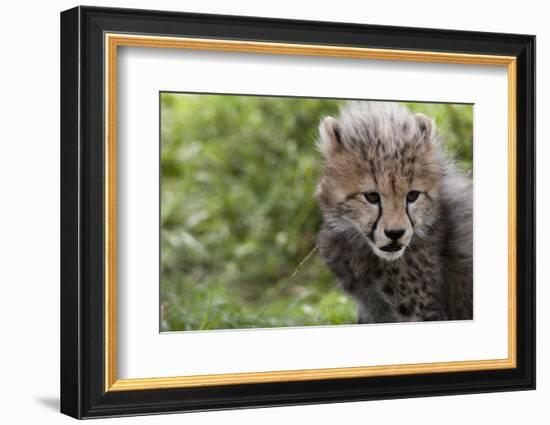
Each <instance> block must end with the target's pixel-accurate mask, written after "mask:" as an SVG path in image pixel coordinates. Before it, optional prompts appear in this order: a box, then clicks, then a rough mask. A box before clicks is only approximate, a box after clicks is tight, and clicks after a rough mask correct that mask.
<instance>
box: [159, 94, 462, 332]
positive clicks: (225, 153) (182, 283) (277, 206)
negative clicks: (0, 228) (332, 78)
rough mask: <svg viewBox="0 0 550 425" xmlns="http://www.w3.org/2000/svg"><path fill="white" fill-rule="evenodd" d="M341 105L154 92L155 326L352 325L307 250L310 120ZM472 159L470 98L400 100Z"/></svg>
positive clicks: (313, 132) (311, 222)
mask: <svg viewBox="0 0 550 425" xmlns="http://www.w3.org/2000/svg"><path fill="white" fill-rule="evenodd" d="M341 103H342V102H341V101H339V100H332V99H300V98H276V97H259V96H224V95H185V94H172V93H162V94H161V318H162V320H161V331H181V330H207V329H228V328H249V327H283V326H305V325H336V324H344V323H355V321H356V307H355V304H354V301H353V300H352V299H351V298H349V297H347V296H346V295H345V294H344V293H342V292H341V291H340V290H339V289H338V286H337V283H336V281H335V279H334V278H333V277H332V275H331V273H330V271H329V270H328V269H327V268H326V267H325V266H324V265H323V263H322V260H321V259H320V258H319V256H318V255H316V254H313V255H312V256H311V257H310V258H308V259H307V261H305V262H304V264H302V265H301V266H300V267H299V265H300V263H301V262H302V260H304V259H305V258H306V257H307V256H308V254H309V253H310V252H311V251H312V249H313V248H314V246H315V237H316V234H317V231H318V230H319V227H320V224H321V216H320V212H319V210H318V208H317V205H316V203H315V200H314V198H313V194H314V191H315V185H316V182H317V179H318V177H319V173H320V168H319V161H318V159H319V158H318V155H317V151H316V148H315V140H316V137H317V126H318V123H319V121H320V119H321V118H322V117H324V116H326V115H337V111H338V108H339V106H340V104H341ZM407 106H408V107H409V108H410V109H411V110H413V111H415V112H423V113H425V114H427V115H429V116H431V117H433V118H435V120H436V123H437V126H438V129H439V131H440V133H441V134H442V135H443V136H444V137H445V145H446V147H447V149H448V150H449V152H450V153H451V154H452V155H453V156H454V157H455V158H456V159H457V160H458V161H459V162H460V163H461V164H462V165H463V166H464V168H465V169H467V170H471V166H472V106H470V105H450V104H425V103H424V104H422V103H416V104H410V103H409V104H407Z"/></svg>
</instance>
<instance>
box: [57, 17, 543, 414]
mask: <svg viewBox="0 0 550 425" xmlns="http://www.w3.org/2000/svg"><path fill="white" fill-rule="evenodd" d="M106 32H115V33H129V34H134V33H139V34H153V35H163V36H176V37H198V38H215V39H231V40H255V41H264V42H274V43H297V44H303V43H307V44H315V45H330V46H348V47H369V48H382V49H400V50H422V51H431V52H449V53H473V54H484V55H506V56H514V57H515V58H516V59H517V96H516V100H517V105H516V106H517V126H516V129H517V170H516V171H517V282H518V284H517V338H516V343H517V351H516V352H517V367H516V368H513V369H503V370H483V371H470V372H452V373H429V374H425V373H423V374H416V375H402V376H382V377H369V378H345V379H325V380H312V381H299V382H271V383H259V384H246V385H225V386H208V387H191V388H171V389H156V390H140V391H117V392H110V391H105V373H104V371H105V358H104V354H105V340H104V332H105V324H104V313H105V311H104V310H105V304H104V297H105V293H104V286H103V281H104V270H105V264H104V262H105V260H104V242H105V241H104V237H105V236H104V231H103V229H104V228H105V218H104V199H105V198H104V190H105V185H104V182H105V180H104V177H105V165H104V155H105V152H104V145H103V143H102V140H103V136H104V121H103V120H104V115H103V112H104V105H105V99H104V91H103V87H104V84H105V76H104V68H103V66H104V54H105V52H104V49H105V45H104V34H105V33H106ZM503 213H505V212H503ZM534 388H535V37H534V36H531V35H519V34H501V33H481V32H469V31H451V30H434V29H421V28H407V27H391V26H374V25H357V24H348V23H332V22H330V23H329V22H313V21H297V20H284V19H265V18H255V17H240V16H220V15H204V14H191V13H176V12H162V11H146V10H132V9H111V8H97V7H76V8H73V9H70V10H67V11H65V12H62V13H61V412H62V413H65V414H67V415H70V416H73V417H75V418H92V417H105V416H120V415H136V414H152V413H164V412H184V411H202V410H217V409H233V408H242V407H260V406H281V405H297V404H313V403H328V402H343V401H353V400H373V399H386V398H402V397H418V396H435V395H450V394H466V393H482V392H493V391H512V390H528V389H534Z"/></svg>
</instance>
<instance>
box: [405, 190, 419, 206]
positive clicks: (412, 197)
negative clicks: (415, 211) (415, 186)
mask: <svg viewBox="0 0 550 425" xmlns="http://www.w3.org/2000/svg"><path fill="white" fill-rule="evenodd" d="M419 196H420V192H419V191H418V190H411V191H410V192H409V193H407V202H410V203H413V202H416V200H417V199H418V197H419Z"/></svg>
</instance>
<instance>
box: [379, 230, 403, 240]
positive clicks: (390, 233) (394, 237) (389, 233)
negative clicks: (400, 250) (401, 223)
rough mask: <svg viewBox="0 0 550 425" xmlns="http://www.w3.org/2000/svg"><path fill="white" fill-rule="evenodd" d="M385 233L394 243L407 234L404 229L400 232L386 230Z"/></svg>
mask: <svg viewBox="0 0 550 425" xmlns="http://www.w3.org/2000/svg"><path fill="white" fill-rule="evenodd" d="M384 233H385V234H386V236H387V237H388V238H390V239H391V240H392V241H396V240H397V239H399V238H400V237H401V236H403V235H404V234H405V230H404V229H399V230H384Z"/></svg>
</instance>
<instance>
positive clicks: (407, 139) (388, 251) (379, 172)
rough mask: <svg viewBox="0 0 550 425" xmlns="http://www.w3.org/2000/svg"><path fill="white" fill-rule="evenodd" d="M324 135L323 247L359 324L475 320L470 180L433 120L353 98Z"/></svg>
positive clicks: (393, 106)
mask: <svg viewBox="0 0 550 425" xmlns="http://www.w3.org/2000/svg"><path fill="white" fill-rule="evenodd" d="M319 131H320V137H319V141H318V145H319V149H320V151H321V153H322V156H323V159H324V161H323V162H324V164H323V174H322V176H321V179H320V181H319V184H318V187H317V192H316V198H317V201H318V203H319V206H320V208H321V210H322V213H323V226H322V228H321V231H320V232H319V235H318V246H319V250H320V252H321V255H322V256H323V258H324V260H325V262H326V264H327V265H328V266H329V268H330V269H331V271H332V272H333V274H334V275H335V276H336V277H337V279H338V281H339V282H340V284H341V287H342V288H343V289H344V291H346V292H348V293H349V294H350V295H351V296H352V297H353V298H354V299H355V300H356V301H357V305H358V322H359V323H379V322H405V321H424V320H465V319H472V314H473V311H472V297H473V295H472V183H471V180H470V179H469V178H468V177H467V176H466V175H464V174H463V173H462V172H461V171H460V170H459V169H458V168H457V167H456V166H455V165H454V163H453V162H452V161H451V160H450V159H449V158H447V157H446V156H445V153H444V151H443V148H442V146H441V141H440V139H439V137H438V135H437V133H436V129H435V123H434V121H433V120H432V119H430V118H428V117H427V116H425V115H422V114H413V113H411V112H410V111H409V110H408V109H406V108H405V107H403V106H400V105H398V104H395V103H383V102H350V103H346V104H345V105H344V106H343V107H342V108H341V110H340V114H339V117H338V118H337V119H335V118H332V117H326V118H325V119H324V120H323V121H322V122H321V125H320V128H319Z"/></svg>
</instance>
